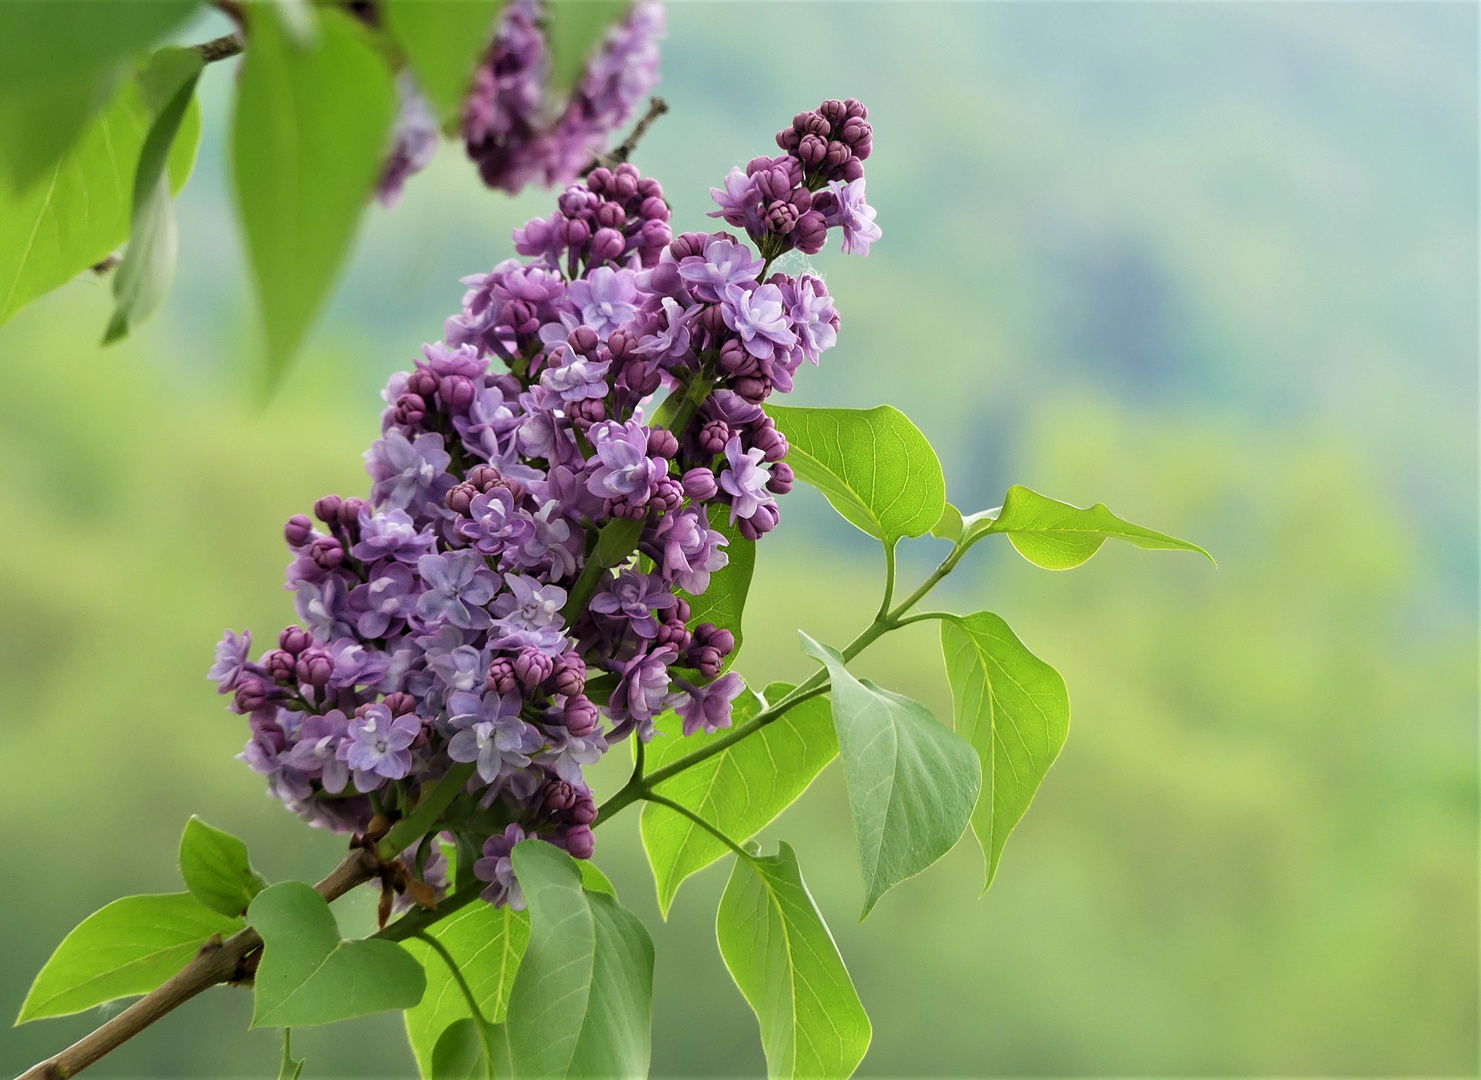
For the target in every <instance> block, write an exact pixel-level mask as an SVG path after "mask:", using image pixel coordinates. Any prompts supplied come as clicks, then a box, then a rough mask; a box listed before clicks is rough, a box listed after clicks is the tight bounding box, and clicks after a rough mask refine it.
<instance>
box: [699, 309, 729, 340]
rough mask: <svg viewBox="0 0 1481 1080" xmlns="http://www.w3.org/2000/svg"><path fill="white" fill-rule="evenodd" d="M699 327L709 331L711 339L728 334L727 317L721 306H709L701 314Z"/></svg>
mask: <svg viewBox="0 0 1481 1080" xmlns="http://www.w3.org/2000/svg"><path fill="white" fill-rule="evenodd" d="M699 325H700V326H702V327H704V328H705V329H706V330H707V331H709V333H710V336H711V337H718V336H719V335H721V334H723V333H725V332H726V326H725V315H724V313H723V312H722V311H721V308H720V305H719V304H709V305H706V307H705V308H704V309H703V310H702V311H700V313H699Z"/></svg>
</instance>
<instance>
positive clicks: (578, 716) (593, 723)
mask: <svg viewBox="0 0 1481 1080" xmlns="http://www.w3.org/2000/svg"><path fill="white" fill-rule="evenodd" d="M597 717H598V713H597V707H596V704H595V702H593V701H592V700H591V699H590V698H589V697H586V696H585V695H584V694H573V695H572V696H570V697H568V698H566V704H565V707H564V709H563V711H562V714H561V718H562V719H563V720H564V721H565V722H566V730H567V731H569V732H570V733H571V734H572V735H575V736H576V737H577V738H578V739H579V738H584V737H585V736H587V735H590V734H591V733H592V732H593V731H595V730H596V729H597Z"/></svg>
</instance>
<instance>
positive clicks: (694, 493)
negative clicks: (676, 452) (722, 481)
mask: <svg viewBox="0 0 1481 1080" xmlns="http://www.w3.org/2000/svg"><path fill="white" fill-rule="evenodd" d="M722 449H723V448H722ZM718 452H719V451H716V453H718ZM773 475H774V474H773ZM680 483H681V484H682V486H683V488H684V494H685V495H687V496H689V497H690V498H691V499H694V500H695V501H697V502H706V501H708V500H710V499H713V498H714V497H715V492H717V491H719V490H720V487H719V485H718V484H716V483H715V474H714V472H712V471H711V470H709V469H706V468H704V467H702V466H701V467H700V468H697V469H690V470H689V471H688V472H686V473H685V474H684V476H683V478H682V480H681V481H680Z"/></svg>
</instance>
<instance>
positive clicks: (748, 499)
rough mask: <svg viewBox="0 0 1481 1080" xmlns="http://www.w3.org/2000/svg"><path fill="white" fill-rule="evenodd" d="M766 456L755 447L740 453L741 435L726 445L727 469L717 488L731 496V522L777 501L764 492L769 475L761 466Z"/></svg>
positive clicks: (750, 515)
mask: <svg viewBox="0 0 1481 1080" xmlns="http://www.w3.org/2000/svg"><path fill="white" fill-rule="evenodd" d="M765 456H766V455H765V453H764V452H763V451H761V450H760V449H758V448H757V447H754V446H753V447H751V449H749V450H744V451H743V450H741V443H740V436H738V435H737V436H734V437H733V438H731V440H730V442H728V443H726V444H725V460H726V461H727V462H729V464H730V467H729V468H728V469H726V470H725V471H724V472H722V473H721V474H720V487H721V489H722V490H724V491H725V492H726V493H727V494H729V495H730V523H731V524H732V525H734V524H735V522H736V519H737V518H751V517H755V516H756V513H757V511H758V510H759V509H760V508H761V507H763V506H772V505H774V504H775V502H776V500H774V499H773V498H772V497H771V494H770V493H769V492H768V491H767V490H766V484H767V481H769V480H770V479H771V472H770V470H768V469H767V467H766V466H765V465H764V464H762V459H763V458H764V457H765Z"/></svg>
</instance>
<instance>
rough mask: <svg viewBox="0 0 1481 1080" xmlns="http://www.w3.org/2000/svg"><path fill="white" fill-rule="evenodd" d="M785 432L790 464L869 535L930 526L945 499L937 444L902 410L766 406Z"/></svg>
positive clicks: (913, 532) (891, 539)
mask: <svg viewBox="0 0 1481 1080" xmlns="http://www.w3.org/2000/svg"><path fill="white" fill-rule="evenodd" d="M766 412H767V414H768V415H769V416H770V417H771V418H772V419H773V420H775V421H776V426H777V427H778V428H779V429H780V430H781V432H782V434H783V435H785V436H786V437H787V442H788V443H789V444H790V445H791V450H789V451H788V453H787V464H788V465H790V466H791V467H792V471H793V472H794V473H796V474H797V477H798V479H800V480H805V481H806V482H807V483H809V484H811V485H813V487H815V488H817V489H818V490H820V491H821V492H822V493H823V494H824V495H826V496H827V497H828V501H829V502H830V503H832V504H833V508H834V509H835V510H837V511H838V512H839V513H840V514H842V515H843V516H844V517H845V518H846V519H847V520H848V521H849V522H851V523H852V524H854V525H856V526H858V527H859V528H860V529H863V530H864V531H865V532H866V533H868V534H869V535H870V536H875V537H878V538H879V539H881V540H883V541H884V542H885V543H886V544H889V545H893V544H894V543H895V541H897V540H899V539H900V538H901V537H902V536H923V535H925V534H926V533H928V532H930V531H931V528H932V526H934V525H935V524H936V523H937V522H938V521H940V520H941V514H942V511H943V510H944V508H945V506H946V478H945V477H944V476H943V475H942V473H941V462H940V461H939V460H937V458H936V451H935V450H933V449H931V444H930V443H929V442H927V441H926V437H925V436H924V435H922V434H921V432H920V429H919V428H917V427H916V426H915V425H914V424H912V423H911V422H910V421H909V419H907V418H906V416H905V414H904V413H902V412H900V410H898V409H896V408H894V407H892V406H889V405H881V406H879V407H878V408H876V409H792V408H783V407H781V406H779V405H771V406H767V409H766Z"/></svg>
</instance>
